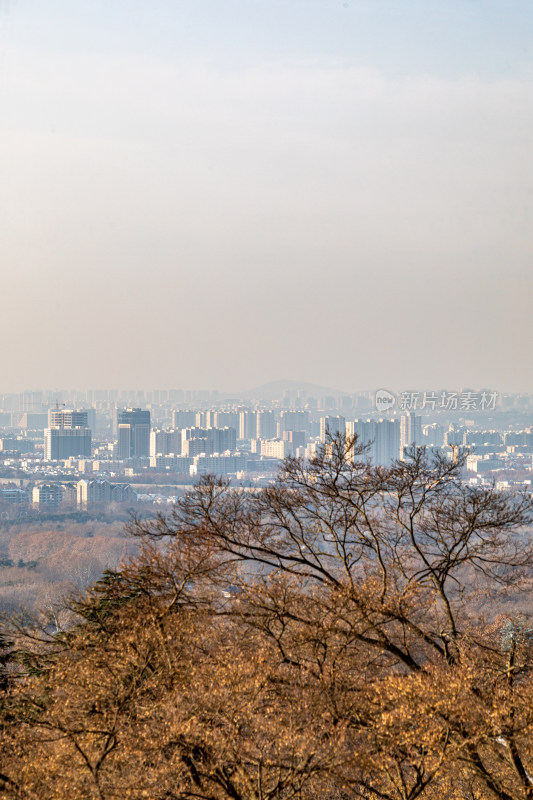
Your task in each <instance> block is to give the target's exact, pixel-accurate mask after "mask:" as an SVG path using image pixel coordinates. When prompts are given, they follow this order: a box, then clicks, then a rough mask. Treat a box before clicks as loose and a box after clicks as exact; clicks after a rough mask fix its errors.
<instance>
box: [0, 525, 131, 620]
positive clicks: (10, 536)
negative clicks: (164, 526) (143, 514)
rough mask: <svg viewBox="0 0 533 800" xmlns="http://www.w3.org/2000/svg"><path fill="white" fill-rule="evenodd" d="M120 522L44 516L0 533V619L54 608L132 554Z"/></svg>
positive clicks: (3, 528) (9, 527)
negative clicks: (19, 612)
mask: <svg viewBox="0 0 533 800" xmlns="http://www.w3.org/2000/svg"><path fill="white" fill-rule="evenodd" d="M127 518H128V517H127V515H126V514H124V515H123V517H122V519H112V518H107V517H102V518H91V517H89V516H88V515H87V514H85V515H83V514H76V515H59V514H56V515H49V518H46V517H43V518H42V519H39V518H37V519H35V518H30V519H28V520H24V519H23V520H20V521H17V520H14V521H11V522H9V523H7V522H5V521H4V522H3V523H2V525H1V527H0V615H2V614H3V615H6V614H9V615H11V614H14V613H16V612H17V611H21V610H24V611H26V612H29V613H31V614H35V613H37V612H38V611H39V610H42V609H43V608H50V607H51V606H54V605H57V604H58V603H59V602H60V600H61V598H62V597H64V596H65V595H66V594H68V593H69V592H72V590H73V589H74V588H78V589H83V588H85V587H87V586H90V585H92V584H93V583H94V582H95V581H96V580H98V578H100V576H101V575H102V573H103V572H104V571H105V570H106V569H115V568H116V567H117V566H118V565H119V564H120V563H121V561H122V560H123V559H124V558H125V556H127V554H128V553H131V552H133V551H134V550H135V543H134V542H132V541H131V539H128V537H127V536H126V532H125V530H124V524H125V520H126V519H127Z"/></svg>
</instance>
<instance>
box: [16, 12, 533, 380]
mask: <svg viewBox="0 0 533 800" xmlns="http://www.w3.org/2000/svg"><path fill="white" fill-rule="evenodd" d="M0 37H1V39H0V108H1V109H2V111H1V114H0V171H1V174H2V175H3V180H2V182H1V186H0V213H1V218H0V236H1V238H0V248H1V263H2V274H3V278H2V284H3V289H2V295H3V299H4V302H3V313H2V315H1V316H0V335H1V336H2V341H3V342H4V343H5V342H9V343H10V346H9V347H8V348H7V352H6V349H5V348H4V352H3V364H4V368H3V371H2V375H1V380H0V391H2V387H3V389H4V390H5V391H9V390H11V389H19V388H25V387H28V388H29V387H39V386H50V387H54V386H79V387H83V386H126V385H127V386H137V385H139V386H181V387H183V388H188V387H198V388H204V387H213V388H221V389H228V390H237V389H239V388H246V387H248V386H251V385H254V384H259V383H263V382H265V381H267V380H272V379H276V378H280V377H286V378H294V379H302V380H308V381H314V382H316V383H322V384H329V385H334V386H338V387H339V388H344V389H346V390H350V391H352V390H356V389H358V388H360V389H363V388H372V387H375V386H391V387H393V388H398V389H402V388H404V387H405V386H416V385H419V386H429V387H431V386H433V385H434V386H437V387H442V386H448V387H449V388H450V389H453V388H457V387H460V386H464V385H468V386H477V385H484V386H487V385H490V386H494V387H496V388H501V389H510V390H513V389H518V390H522V389H528V390H530V391H533V379H532V376H531V368H530V364H531V356H530V350H531V345H532V344H533V336H532V323H531V312H530V307H531V288H532V284H531V281H532V278H531V274H532V272H533V270H532V255H533V248H532V235H531V230H532V225H531V223H532V208H533V156H532V152H533V151H532V144H531V142H532V130H533V57H532V44H531V43H532V42H533V10H532V6H531V3H530V2H525V1H524V2H512V0H510V2H505V3H503V2H485V1H483V0H479V1H478V2H474V0H469V1H468V2H467V1H466V0H465V1H464V2H457V1H456V0H452V1H450V2H438V3H437V2H432V1H430V0H426V2H405V1H402V2H400V1H399V0H398V2H392V0H387V1H385V0H384V1H381V0H344V2H343V1H342V0H341V1H340V2H332V1H331V0H283V1H282V0H247V1H246V0H217V1H216V2H215V0H209V2H202V1H201V0H174V2H170V0H166V1H165V2H163V0H152V1H151V2H139V0H128V2H126V0H120V1H119V0H106V1H105V2H103V1H102V2H100V1H99V0H76V2H73V0H61V1H60V0H47V2H46V3H43V2H42V0H40V1H38V0H33V2H30V1H29V0H17V2H15V0H11V2H7V0H4V2H3V3H2V2H1V0H0Z"/></svg>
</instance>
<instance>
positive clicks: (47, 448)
mask: <svg viewBox="0 0 533 800" xmlns="http://www.w3.org/2000/svg"><path fill="white" fill-rule="evenodd" d="M91 444H92V435H91V429H90V428H85V427H74V428H59V427H57V428H46V429H45V431H44V457H45V459H46V460H47V461H61V460H62V459H65V458H70V457H71V456H81V457H82V458H90V456H91Z"/></svg>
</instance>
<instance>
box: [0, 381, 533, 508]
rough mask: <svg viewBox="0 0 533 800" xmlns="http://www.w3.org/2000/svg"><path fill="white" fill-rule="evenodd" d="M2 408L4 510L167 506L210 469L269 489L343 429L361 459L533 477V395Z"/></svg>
mask: <svg viewBox="0 0 533 800" xmlns="http://www.w3.org/2000/svg"><path fill="white" fill-rule="evenodd" d="M58 395H59V396H58ZM0 405H1V408H0V513H6V508H7V509H9V508H13V509H24V508H33V509H35V510H39V511H41V512H44V511H48V512H52V511H57V510H67V509H78V510H85V509H91V508H100V507H110V506H117V507H120V506H121V507H132V506H135V505H136V504H137V503H139V502H159V501H160V500H161V497H163V496H169V497H174V496H175V495H176V492H178V491H179V490H185V489H186V487H187V486H188V485H190V484H191V483H192V482H194V480H196V479H197V478H198V476H201V475H205V474H207V473H214V474H217V475H221V476H225V477H227V478H228V479H229V480H230V481H234V482H238V483H240V484H244V485H251V486H263V485H268V484H269V483H271V482H272V480H273V479H274V478H275V475H276V474H277V471H278V469H279V466H280V465H281V463H282V461H283V459H285V458H287V457H296V458H303V459H309V458H312V457H313V456H314V454H315V453H316V449H317V447H318V446H319V445H320V444H321V443H326V442H327V441H328V438H329V437H331V436H335V435H336V434H339V433H340V434H346V435H347V436H355V437H357V442H358V443H359V444H362V445H363V446H364V451H363V452H358V453H354V458H356V459H359V460H368V461H371V462H372V463H374V464H377V465H380V466H388V465H390V464H392V463H393V462H394V461H395V460H397V459H403V458H406V457H407V456H408V452H409V451H408V448H410V447H413V446H414V447H421V446H425V447H428V448H430V449H431V450H433V451H438V452H442V453H444V454H446V455H447V456H448V457H450V458H453V457H454V455H455V454H456V452H457V448H464V449H465V450H466V451H467V454H468V455H467V460H466V468H467V469H466V472H465V480H469V481H472V482H480V481H482V482H483V481H487V480H491V479H492V477H494V475H496V476H497V477H498V476H499V477H501V473H505V476H504V478H503V481H504V483H505V482H507V483H511V484H512V483H513V482H515V481H516V482H517V483H519V484H520V485H523V486H526V487H527V486H530V485H531V484H530V477H529V474H530V473H531V470H532V466H533V398H529V396H527V397H526V398H524V397H523V396H522V397H520V398H517V397H514V398H513V396H510V397H509V399H508V402H507V407H505V406H504V405H503V404H502V407H501V408H499V409H498V411H494V410H490V411H485V412H484V413H481V412H480V413H478V414H476V415H474V414H472V415H471V416H470V418H469V417H468V416H467V415H468V413H469V412H463V413H462V414H461V413H460V411H455V412H453V411H450V410H449V409H445V410H439V409H437V410H436V409H429V408H428V409H425V410H424V411H421V412H418V411H413V410H411V411H405V410H401V409H400V408H398V407H396V408H395V409H391V410H390V411H387V412H386V413H383V412H382V413H378V412H377V411H376V409H375V408H374V407H373V405H372V395H371V393H366V394H361V395H354V396H337V397H309V396H304V395H301V394H299V393H292V394H291V393H286V394H285V395H284V396H281V397H279V398H276V399H274V400H272V399H259V398H258V399H239V398H224V397H222V396H220V395H218V394H217V393H211V394H210V393H196V394H194V393H189V394H186V393H184V392H181V393H180V392H178V391H175V392H174V391H166V392H164V391H159V392H152V393H144V392H119V391H117V392H111V391H102V392H100V393H99V392H96V391H90V392H65V393H55V396H53V395H51V394H49V393H46V392H31V393H23V394H22V395H0ZM164 492H166V495H164V494H162V493H164Z"/></svg>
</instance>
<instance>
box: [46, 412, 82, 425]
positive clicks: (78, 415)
mask: <svg viewBox="0 0 533 800" xmlns="http://www.w3.org/2000/svg"><path fill="white" fill-rule="evenodd" d="M48 427H49V428H88V427H89V412H88V411H74V409H72V408H65V409H58V408H50V409H49V410H48Z"/></svg>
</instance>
